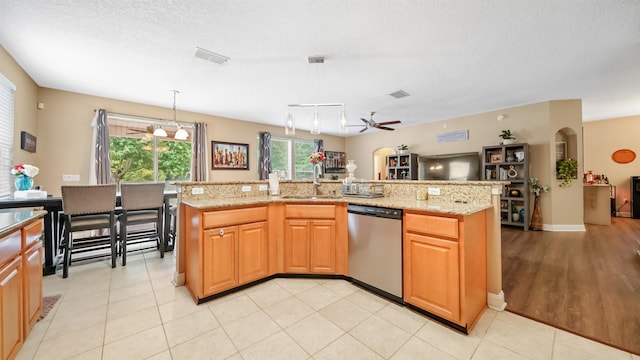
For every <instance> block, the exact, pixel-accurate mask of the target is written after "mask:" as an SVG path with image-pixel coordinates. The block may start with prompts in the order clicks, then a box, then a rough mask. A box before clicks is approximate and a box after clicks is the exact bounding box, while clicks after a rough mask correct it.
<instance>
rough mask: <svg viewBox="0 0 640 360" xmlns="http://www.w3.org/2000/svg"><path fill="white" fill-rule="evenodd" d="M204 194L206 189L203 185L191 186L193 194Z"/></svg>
mask: <svg viewBox="0 0 640 360" xmlns="http://www.w3.org/2000/svg"><path fill="white" fill-rule="evenodd" d="M202 194H204V189H203V188H201V187H194V188H191V195H202Z"/></svg>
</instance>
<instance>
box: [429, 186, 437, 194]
mask: <svg viewBox="0 0 640 360" xmlns="http://www.w3.org/2000/svg"><path fill="white" fill-rule="evenodd" d="M429 195H440V188H438V187H429Z"/></svg>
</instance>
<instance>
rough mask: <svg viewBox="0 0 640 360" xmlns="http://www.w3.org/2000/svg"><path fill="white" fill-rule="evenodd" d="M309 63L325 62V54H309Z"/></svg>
mask: <svg viewBox="0 0 640 360" xmlns="http://www.w3.org/2000/svg"><path fill="white" fill-rule="evenodd" d="M308 61H309V64H324V56H309V58H308Z"/></svg>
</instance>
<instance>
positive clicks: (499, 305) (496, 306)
mask: <svg viewBox="0 0 640 360" xmlns="http://www.w3.org/2000/svg"><path fill="white" fill-rule="evenodd" d="M487 306H489V309H493V310H496V311H504V309H505V308H506V307H507V303H506V302H505V301H504V291H502V290H500V293H499V294H494V293H490V292H488V293H487Z"/></svg>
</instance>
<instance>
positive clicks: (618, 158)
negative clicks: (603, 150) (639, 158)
mask: <svg viewBox="0 0 640 360" xmlns="http://www.w3.org/2000/svg"><path fill="white" fill-rule="evenodd" d="M611 159H612V160H613V161H615V162H617V163H618V164H628V163H630V162H632V161H633V160H635V159H636V153H635V152H634V151H633V150H629V149H620V150H616V151H614V152H613V154H611Z"/></svg>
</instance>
